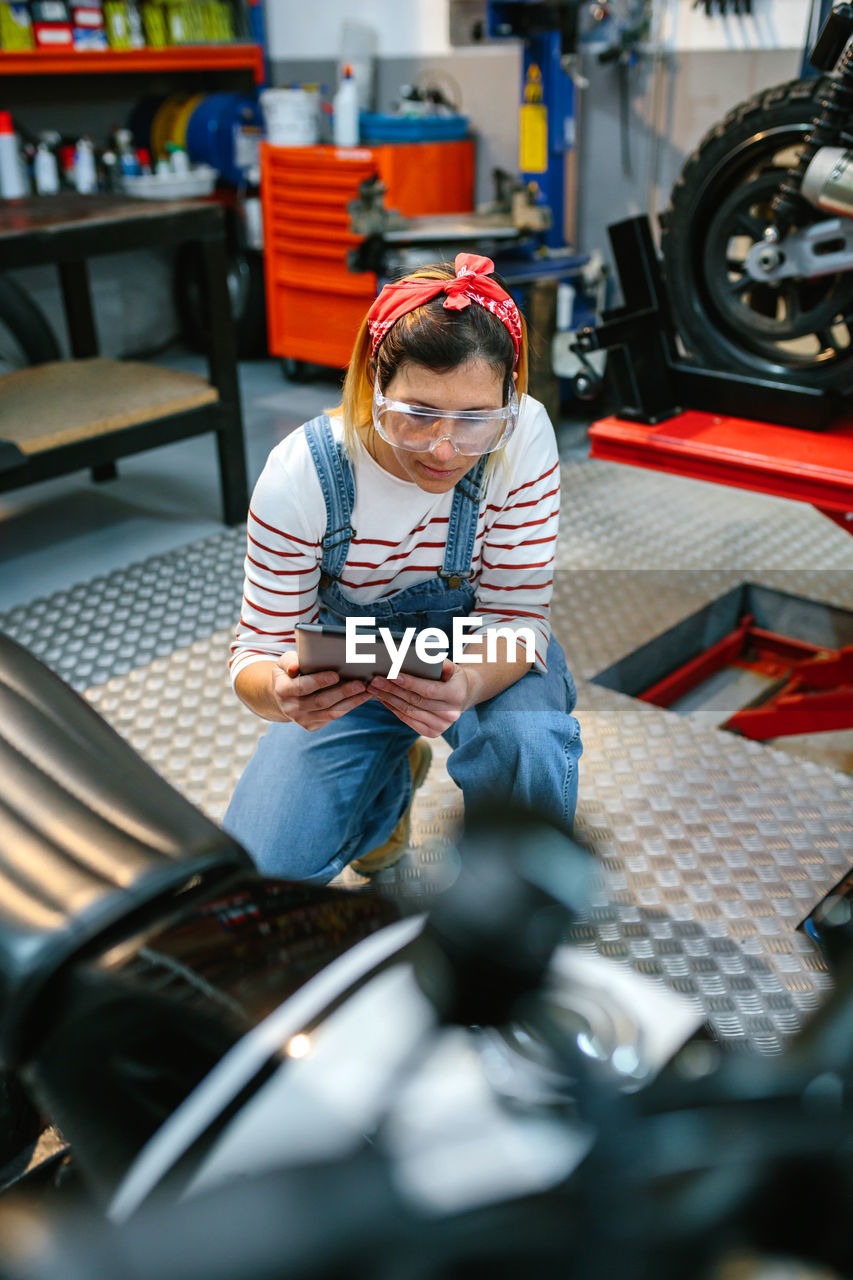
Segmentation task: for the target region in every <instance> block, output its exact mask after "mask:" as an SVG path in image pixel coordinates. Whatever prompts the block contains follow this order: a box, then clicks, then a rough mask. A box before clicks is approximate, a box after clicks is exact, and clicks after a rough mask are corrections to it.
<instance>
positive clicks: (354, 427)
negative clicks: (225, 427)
mask: <svg viewBox="0 0 853 1280" xmlns="http://www.w3.org/2000/svg"><path fill="white" fill-rule="evenodd" d="M405 278H406V279H407V280H455V279H456V271H455V269H454V267H453V266H452V265H451V264H450V263H447V262H439V263H435V264H433V265H431V266H425V267H419V268H418V269H417V270H416V271H412V272H409V273H408V274H407V275H406V277H405ZM494 279H496V280H497V281H498V283H499V284H502V283H503V282H502V281H501V280H500V277H499V276H497V275H496V276H495V277H494ZM443 303H444V299H443V296H442V295H441V294H439V295H438V298H433V299H431V300H430V301H429V302H425V303H423V304H422V305H421V306H419V307H415V308H414V310H413V311H410V312H408V313H407V314H406V315H404V316H401V317H400V319H399V320H397V321H396V322H395V323H394V325H392V327H391V329H390V330H389V331H388V333H387V334H386V335H385V337H384V338H383V339H382V342H381V343H380V345H379V347H378V349H377V352H376V355H375V356H374V355H372V354H371V350H370V348H371V337H370V332H369V330H368V327H367V316H365V318H364V320H363V321H362V323H361V327H360V329H359V331H358V335H357V337H356V340H355V345H354V346H353V351H352V356H351V357H350V362H349V365H348V367H347V372H346V377H345V378H344V386H343V395H342V399H341V403H340V405H338V406H337V408H335V409H332V410H331V411H330V412H332V413H334V414H339V415H341V416H342V417H343V422H344V444H345V446H346V449H347V452H348V453H349V455H350V457H351V458H354V457H355V456H356V454H357V452H358V446H359V444H361V445H362V446H363V447H364V448H365V449H366V450H367V451H368V453H370V454H373V455H374V456H375V451H374V448H373V437H374V434H375V429H374V426H373V387H374V383H375V382H376V379H377V377H378V378H379V385H380V389H381V388H382V387H383V386H387V385H388V383H389V382H390V380H391V378H393V376H394V374H395V373H396V372H397V371H398V370H399V369H400V368H402V366H403V365H404V364H407V363H408V364H423V365H426V367H427V368H433V369H435V370H436V372H439V373H444V372H447V371H448V370H449V369H453V368H457V367H458V366H459V365H462V364H464V363H465V362H466V361H467V360H470V359H475V358H478V357H479V358H480V359H484V360H486V361H487V362H488V363H489V364H491V365H493V366H494V367H495V369H496V370H497V369H500V371H501V372H502V374H503V378H504V394H505V395H506V394H507V393H508V390H509V386H508V383H509V378H510V377H511V376H512V372H513V357H514V354H515V350H514V348H513V345H512V339H511V337H510V335H509V332H508V330H507V329H506V326H505V325H504V324H503V323H502V321H500V320H498V319H497V317H496V316H493V315H492V314H491V312H489V311H487V310H486V308H485V307H482V306H480V305H479V304H478V303H476V302H475V303H472V304H471V306H470V307H465V308H464V309H463V310H462V311H449V310H447V309H446V308H445V307H444V305H443ZM519 314H520V313H519ZM520 318H521V342H520V345H519V351H518V362H517V364H516V365H515V372H516V373H517V374H518V379H517V383H516V387H517V391H518V397H519V399H521V397H522V395H523V394H524V393H525V391H526V390H527V367H528V357H527V326H526V324H525V323H524V317H523V316H520ZM456 352H458V353H459V354H458V355H456V356H455V357H454V353H456ZM437 357H438V363H436V358H437ZM499 457H500V458H502V457H503V450H502V449H498V450H496V451H495V452H494V453H491V454H489V456H488V461H487V464H486V475H487V476H488V475H489V473H490V472H491V470H492V469H493V468H494V466H495V465H496V462H497V460H498V458H499Z"/></svg>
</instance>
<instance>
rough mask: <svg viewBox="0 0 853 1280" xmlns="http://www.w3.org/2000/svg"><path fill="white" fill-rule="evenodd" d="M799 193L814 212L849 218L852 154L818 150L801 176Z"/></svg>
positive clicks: (852, 198) (852, 207)
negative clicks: (823, 210)
mask: <svg viewBox="0 0 853 1280" xmlns="http://www.w3.org/2000/svg"><path fill="white" fill-rule="evenodd" d="M801 191H802V193H803V195H804V196H805V197H806V199H807V200H808V201H810V203H811V204H814V205H817V207H818V209H826V210H827V211H828V212H830V213H838V214H841V215H842V216H846V217H848V218H849V217H853V151H845V150H844V148H843V147H821V149H820V150H819V151H817V152H816V153H815V155H814V156H813V157H812V160H811V161H810V163H809V166H808V168H807V169H806V171H805V173H804V174H803V184H802V187H801Z"/></svg>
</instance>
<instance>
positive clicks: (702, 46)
mask: <svg viewBox="0 0 853 1280" xmlns="http://www.w3.org/2000/svg"><path fill="white" fill-rule="evenodd" d="M660 2H661V3H662V4H663V14H662V17H663V29H662V39H663V43H664V45H665V46H666V47H667V48H669V49H674V50H691V51H694V52H699V51H701V52H711V51H724V50H725V51H734V50H748V51H754V50H760V49H801V48H802V47H803V44H804V43H805V37H806V25H807V23H808V16H809V0H752V13H748V14H747V13H740V14H736V13H735V12H734V11H733V4H732V0H728V2H727V4H726V12H725V14H721V13H720V10H719V0H712V12H711V13H710V14H707V13H706V12H705V8H704V5H703V4H702V3H701V2H700V3H699V4H698V5H696V6H695V7H694V4H693V0H660ZM741 8H743V4H741Z"/></svg>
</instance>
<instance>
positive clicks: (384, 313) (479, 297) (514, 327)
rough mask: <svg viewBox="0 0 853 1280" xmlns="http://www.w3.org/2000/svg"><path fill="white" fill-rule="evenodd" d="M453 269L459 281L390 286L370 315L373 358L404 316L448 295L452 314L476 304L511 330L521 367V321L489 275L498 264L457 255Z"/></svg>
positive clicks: (464, 254) (369, 323) (409, 283)
mask: <svg viewBox="0 0 853 1280" xmlns="http://www.w3.org/2000/svg"><path fill="white" fill-rule="evenodd" d="M453 265H454V266H455V268H456V279H455V280H397V281H396V282H395V283H394V284H386V286H385V288H384V289H383V290H382V292H381V293H380V294H379V296H378V298H377V299H376V301H375V302H374V303H373V306H372V307H371V308H370V310H369V311H368V313H367V327H368V329H369V331H370V338H371V346H370V354H371V355H376V349H377V347H378V346H379V344H380V342H381V341H382V339H383V338H384V337H385V335H386V333H387V332H388V330H389V329H390V328H391V326H392V324H394V323H395V321H397V320H399V319H400V316H405V315H407V314H408V313H409V312H410V311H414V310H415V308H416V307H421V306H423V304H424V303H425V302H429V301H430V299H431V298H437V297H438V295H439V294H440V293H446V294H447V298H446V299H445V303H444V305H445V307H447V309H448V310H449V311H462V310H464V308H465V307H470V305H471V303H472V302H476V303H478V305H479V306H481V307H485V308H486V310H487V311H491V313H492V315H493V316H497V318H498V320H500V322H501V324H503V325H505V326H506V328H507V329H508V330H509V336H510V337H511V338H512V345H513V347H514V348H515V360H514V361H513V364H518V352H519V348H520V346H521V317H520V316H519V314H518V307H517V306H516V305H515V303H514V302H513V300H512V298H511V297H510V295H509V294H508V293H507V292H506V290H504V289H502V288H501V286H500V285H499V284H498V282H497V280H493V279H492V278H491V275H490V274H489V273H490V272H492V271H494V269H495V264H494V263H493V262H492V260H491V258H481V257H478V255H477V254H475V253H457V255H456V261H455V262H454V264H453Z"/></svg>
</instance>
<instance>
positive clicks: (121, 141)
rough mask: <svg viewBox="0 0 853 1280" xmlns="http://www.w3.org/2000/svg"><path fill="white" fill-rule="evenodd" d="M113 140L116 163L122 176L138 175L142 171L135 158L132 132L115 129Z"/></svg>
mask: <svg viewBox="0 0 853 1280" xmlns="http://www.w3.org/2000/svg"><path fill="white" fill-rule="evenodd" d="M115 140H116V150H117V151H118V163H119V168H120V169H121V173H122V177H124V178H137V177H139V175H140V174H141V173H142V168H141V166H140V164H139V160H138V159H137V156H136V152H135V151H134V149H133V134H132V133H131V132H130V130H129V129H116V131H115Z"/></svg>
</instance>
